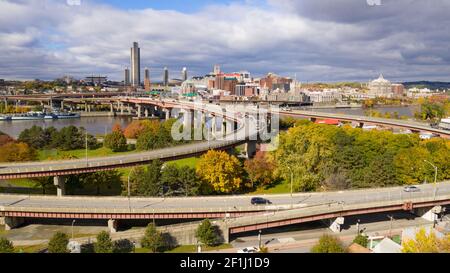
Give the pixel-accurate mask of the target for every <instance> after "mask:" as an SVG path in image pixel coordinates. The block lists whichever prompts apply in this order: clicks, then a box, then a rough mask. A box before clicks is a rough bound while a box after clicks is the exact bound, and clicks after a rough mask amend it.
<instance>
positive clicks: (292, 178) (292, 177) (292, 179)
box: [287, 166, 294, 202]
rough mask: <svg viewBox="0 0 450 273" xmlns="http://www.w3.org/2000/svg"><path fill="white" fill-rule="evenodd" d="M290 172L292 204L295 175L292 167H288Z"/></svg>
mask: <svg viewBox="0 0 450 273" xmlns="http://www.w3.org/2000/svg"><path fill="white" fill-rule="evenodd" d="M287 167H288V169H289V171H290V172H291V202H292V198H293V197H292V194H293V181H294V173H293V172H292V169H291V167H289V166H287Z"/></svg>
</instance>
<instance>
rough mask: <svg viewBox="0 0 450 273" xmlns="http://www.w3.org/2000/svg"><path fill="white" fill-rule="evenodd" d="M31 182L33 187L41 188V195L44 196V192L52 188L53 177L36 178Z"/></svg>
mask: <svg viewBox="0 0 450 273" xmlns="http://www.w3.org/2000/svg"><path fill="white" fill-rule="evenodd" d="M31 180H32V181H33V183H34V184H35V186H38V187H41V188H42V194H44V195H45V191H46V190H47V189H48V188H51V187H52V186H53V177H36V178H33V179H31Z"/></svg>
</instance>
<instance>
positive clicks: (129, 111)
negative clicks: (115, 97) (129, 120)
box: [127, 104, 133, 115]
mask: <svg viewBox="0 0 450 273" xmlns="http://www.w3.org/2000/svg"><path fill="white" fill-rule="evenodd" d="M127 108H128V114H130V115H131V114H132V113H133V109H131V105H129V104H128V105H127Z"/></svg>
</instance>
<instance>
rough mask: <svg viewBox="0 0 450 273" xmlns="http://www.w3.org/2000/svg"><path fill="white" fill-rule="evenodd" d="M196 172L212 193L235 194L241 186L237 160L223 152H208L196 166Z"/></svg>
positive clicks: (239, 168)
mask: <svg viewBox="0 0 450 273" xmlns="http://www.w3.org/2000/svg"><path fill="white" fill-rule="evenodd" d="M196 172H197V175H198V176H199V177H200V178H201V179H202V180H203V182H204V183H205V184H206V186H208V188H210V189H212V190H213V191H214V192H218V193H231V192H235V191H237V190H239V189H240V187H241V184H242V179H241V174H242V166H241V164H240V162H239V160H238V159H237V158H236V157H235V156H231V155H229V154H227V153H226V152H223V151H208V152H207V153H206V154H204V155H203V156H202V157H201V159H200V161H199V162H198V164H197V168H196Z"/></svg>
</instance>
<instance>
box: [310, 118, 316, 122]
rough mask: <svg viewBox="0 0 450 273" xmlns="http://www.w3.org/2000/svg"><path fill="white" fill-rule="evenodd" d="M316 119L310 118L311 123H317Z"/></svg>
mask: <svg viewBox="0 0 450 273" xmlns="http://www.w3.org/2000/svg"><path fill="white" fill-rule="evenodd" d="M316 120H317V119H316V118H309V121H311V122H316Z"/></svg>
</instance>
